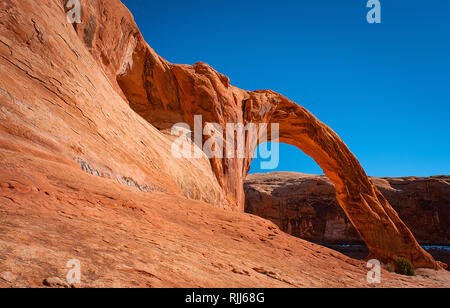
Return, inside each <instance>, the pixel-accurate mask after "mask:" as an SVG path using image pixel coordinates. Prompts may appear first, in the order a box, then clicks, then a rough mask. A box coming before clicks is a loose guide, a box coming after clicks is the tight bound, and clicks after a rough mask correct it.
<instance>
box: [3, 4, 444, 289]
mask: <svg viewBox="0 0 450 308" xmlns="http://www.w3.org/2000/svg"><path fill="white" fill-rule="evenodd" d="M64 4H65V1H63V0H51V1H21V0H3V1H1V2H0V71H1V79H0V168H1V172H0V217H1V219H0V229H1V234H2V237H1V238H0V261H1V262H0V274H1V277H3V278H1V279H0V286H11V285H12V286H41V285H42V284H43V281H44V280H45V279H48V278H60V279H63V278H64V273H65V272H66V270H67V269H66V267H65V266H66V262H67V261H68V260H70V259H79V260H80V261H81V262H82V264H83V265H82V266H83V268H84V272H83V275H84V276H83V277H84V278H83V281H84V283H85V286H184V287H186V286H193V287H196V286H201V287H208V286H210V287H225V286H228V287H233V286H236V287H239V286H247V287H250V286H252V287H254V286H255V285H257V286H261V287H264V286H267V287H268V286H367V283H366V281H365V274H366V267H365V264H363V263H362V262H357V261H353V260H351V259H348V258H346V257H344V256H342V255H340V254H338V253H335V252H333V251H331V250H327V249H324V248H322V247H319V246H317V245H314V244H310V243H307V242H304V241H302V240H299V239H296V238H294V237H291V236H288V235H286V234H282V233H281V232H280V231H279V230H278V229H277V228H276V226H274V225H273V224H271V223H268V222H267V221H265V220H262V219H259V218H256V217H253V216H249V215H245V214H243V213H242V211H243V205H244V191H243V182H244V179H245V177H246V175H247V172H248V169H249V167H250V162H251V161H250V159H227V160H212V161H209V160H208V159H206V157H202V158H200V159H194V160H192V159H174V157H173V155H172V153H171V144H172V141H173V137H170V136H168V135H166V134H164V133H162V132H161V131H160V130H164V129H167V128H169V127H170V126H171V125H172V124H173V123H174V122H178V121H184V122H187V123H190V124H192V123H193V116H194V115H195V114H201V115H203V117H204V120H205V122H206V121H210V122H216V123H219V124H220V125H224V124H225V123H227V122H234V123H240V122H241V123H250V122H267V123H272V122H276V123H280V126H281V136H280V140H279V141H282V142H288V143H291V144H294V145H296V146H299V147H300V148H301V149H303V150H304V151H305V152H306V153H307V154H309V155H311V156H312V157H313V158H314V159H316V161H317V162H318V163H319V164H320V165H321V166H322V167H323V169H324V170H325V171H326V173H327V175H328V177H329V178H330V179H331V180H332V181H333V183H334V184H335V185H336V189H337V194H338V200H339V202H340V204H341V206H342V207H343V208H344V209H345V211H346V213H347V215H348V216H349V217H350V219H351V220H352V222H353V224H354V225H355V226H356V227H357V228H358V231H359V232H360V233H361V235H362V237H363V238H364V240H365V241H366V242H367V243H368V245H369V247H370V248H371V251H372V253H373V255H374V256H376V257H379V258H380V259H381V260H386V261H387V262H388V261H389V260H390V259H391V258H392V257H393V256H396V255H404V256H406V257H408V258H409V259H410V260H412V261H413V263H414V264H415V265H416V266H424V267H432V268H433V267H434V268H435V267H436V263H435V261H434V260H433V259H432V258H431V256H430V255H428V254H427V253H425V252H424V251H423V250H422V249H421V248H420V247H419V245H418V244H417V242H416V241H415V239H414V237H413V236H412V234H411V232H410V231H409V230H408V229H407V227H406V226H405V225H404V224H403V223H402V221H401V220H400V219H399V217H398V215H397V214H396V213H395V211H394V210H393V209H392V208H391V207H390V205H389V203H388V202H387V201H386V200H385V198H384V197H383V196H382V195H381V193H380V192H379V191H378V189H376V188H375V186H374V185H373V184H372V182H371V181H370V180H369V179H368V178H367V177H366V175H365V173H364V170H363V169H362V168H361V166H360V165H359V163H358V161H357V160H356V158H355V157H354V156H353V154H351V152H350V151H349V150H348V149H347V147H346V146H345V144H344V143H343V142H342V141H341V140H340V139H339V137H338V136H337V135H336V134H335V133H333V132H332V130H331V129H330V128H328V127H327V126H326V125H324V124H322V123H321V122H320V121H318V120H317V119H316V118H315V117H314V116H312V115H311V114H310V113H309V112H308V111H306V110H305V109H303V108H301V107H299V106H298V105H296V104H295V103H294V102H291V101H289V100H288V99H286V98H284V97H282V96H281V95H279V94H276V93H274V92H272V91H256V92H248V91H244V90H240V89H237V88H235V87H233V86H231V85H230V82H229V79H228V78H227V77H225V76H223V75H222V74H220V73H218V72H216V71H214V70H213V69H212V68H211V67H209V66H208V65H206V64H203V63H198V64H196V65H194V66H188V65H175V64H170V63H168V62H167V61H165V60H164V59H162V58H161V57H159V56H158V55H156V53H155V52H154V51H153V50H152V49H151V48H150V47H149V46H148V45H147V43H145V41H144V40H143V38H142V35H141V34H140V33H139V30H138V28H137V26H136V24H135V23H134V21H133V17H132V15H131V14H130V12H129V11H128V10H127V9H126V8H125V6H123V4H122V3H121V2H120V1H117V0H91V1H87V0H86V1H83V0H82V1H81V5H82V12H83V14H82V23H81V24H75V25H72V24H70V23H68V22H67V18H66V13H65V10H64ZM262 111H264V112H262ZM155 127H156V128H155ZM249 151H251V149H249ZM193 199H195V200H193ZM218 207H222V208H228V209H232V210H235V212H232V211H223V210H221V209H218ZM265 273H269V274H270V273H271V274H270V275H266V274H265ZM438 273H440V272H438ZM439 275H441V274H439ZM330 277H331V278H330ZM446 279H447V278H446V277H444V278H442V277H437V278H435V279H427V278H423V277H419V278H415V279H413V278H411V279H410V278H399V277H398V276H396V275H391V274H388V273H386V278H385V279H383V283H385V284H384V285H385V286H393V285H396V286H413V285H415V286H419V285H428V286H442V285H446V284H447V283H448V280H446ZM11 280H12V282H11Z"/></svg>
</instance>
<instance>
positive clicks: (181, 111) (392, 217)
mask: <svg viewBox="0 0 450 308" xmlns="http://www.w3.org/2000/svg"><path fill="white" fill-rule="evenodd" d="M117 5H118V8H120V9H114V10H111V12H110V14H111V16H112V17H111V18H108V19H106V20H102V23H103V24H102V27H96V28H95V29H87V28H86V27H88V26H89V25H84V24H80V25H79V26H77V27H76V31H77V32H78V35H79V36H80V38H83V37H84V35H85V33H87V32H89V34H90V35H92V41H93V42H95V44H89V46H88V47H89V50H90V51H91V53H92V55H93V56H94V57H95V58H96V60H97V62H98V63H99V65H100V67H103V69H104V71H105V74H106V76H108V78H109V79H110V81H111V84H112V85H113V88H114V89H115V90H116V91H117V92H118V93H119V94H120V95H122V96H123V97H124V98H126V99H127V101H128V103H129V104H130V107H131V108H132V109H134V110H135V111H136V112H137V113H138V114H140V115H141V116H142V117H143V118H144V119H146V120H147V121H148V122H150V123H152V124H153V125H154V126H155V127H157V128H159V129H167V128H170V127H172V125H174V124H175V123H177V122H185V123H188V124H189V125H190V126H191V127H193V126H194V115H202V116H203V120H204V121H205V122H211V123H218V124H219V125H221V126H222V127H223V128H225V126H226V123H243V124H248V123H251V122H253V123H261V122H266V123H279V124H280V129H281V135H280V141H282V142H285V143H289V144H291V145H294V146H297V147H298V148H300V149H301V150H303V151H304V152H305V153H306V154H308V155H309V156H311V157H312V158H313V159H314V160H315V161H316V162H317V163H318V164H319V166H320V167H321V168H322V169H323V170H324V172H325V174H326V175H327V176H328V177H329V178H330V180H331V181H332V182H333V183H334V184H335V186H336V193H337V197H338V200H339V203H340V205H341V206H342V208H343V209H344V211H345V212H346V213H347V215H348V217H349V218H350V220H351V221H352V223H353V224H354V226H355V227H356V229H357V230H358V232H359V233H360V235H361V237H362V238H363V239H364V241H365V242H366V243H367V245H368V246H369V248H370V250H371V256H373V257H374V258H378V259H379V260H380V261H383V262H389V261H391V260H392V258H393V257H396V256H404V257H407V258H408V259H410V260H411V261H412V262H413V264H414V265H415V266H417V267H432V268H437V267H438V265H437V263H436V262H435V261H434V260H433V258H432V257H431V256H430V255H429V254H428V253H426V252H425V251H424V250H423V249H422V248H421V247H420V246H419V244H418V243H417V241H416V240H415V238H414V236H413V235H412V233H411V232H410V230H409V229H408V228H407V227H406V225H405V224H404V223H403V222H402V221H401V219H400V218H399V216H398V215H397V213H396V212H395V211H394V210H393V209H392V207H391V206H390V205H389V203H388V202H387V201H386V199H385V198H384V197H383V195H382V194H381V193H380V192H379V191H378V190H377V189H376V188H375V186H374V185H373V184H372V183H371V182H370V180H369V179H368V177H367V176H366V174H365V172H364V170H363V168H362V167H361V165H360V164H359V162H358V160H357V159H356V157H355V156H354V155H353V154H352V153H351V152H350V151H349V149H348V148H347V146H346V145H345V144H344V142H342V140H341V139H340V138H339V137H338V136H337V135H336V134H335V133H334V132H333V131H332V130H331V129H330V128H329V127H328V126H326V125H324V124H323V123H321V122H320V121H319V120H317V119H316V118H315V117H314V116H313V115H312V114H311V113H309V112H308V111H307V110H305V109H304V108H302V107H300V106H298V105H297V104H295V103H294V102H292V101H290V100H288V99H286V98H285V97H283V96H281V95H280V94H277V93H275V92H272V91H256V92H249V91H244V90H241V89H239V88H236V87H233V86H232V85H231V84H230V80H229V79H228V77H226V76H224V75H222V74H220V73H218V72H216V71H215V70H213V69H212V68H211V67H210V66H209V65H207V64H204V63H197V64H195V65H178V64H172V63H169V62H167V61H166V60H164V59H163V58H162V57H160V56H159V55H157V54H156V52H155V51H154V50H153V49H151V48H150V46H149V45H148V44H147V43H146V42H145V41H144V39H143V37H142V35H141V33H140V32H139V29H138V27H137V25H136V24H135V22H134V20H133V17H132V15H131V14H130V13H129V11H128V10H127V9H126V8H125V7H124V6H123V5H121V4H120V2H118V1H117ZM99 7H100V6H99V1H93V2H92V3H91V5H90V6H88V7H86V9H85V10H83V16H88V15H89V14H95V12H97V11H98V8H99ZM102 7H103V6H102ZM113 17H114V18H113ZM119 22H120V25H119ZM115 29H121V33H122V35H117V33H118V32H114V33H113V32H111V31H113V30H115ZM86 31H87V32H86ZM109 32H111V33H109ZM102 37H108V38H109V40H108V41H107V46H106V47H105V46H103V45H102V44H101V43H102V42H103V40H102V39H101V38H102ZM112 46H120V48H113V47H112ZM104 50H107V51H108V52H107V53H104V52H103V51H104ZM251 150H252V151H254V150H255V149H251ZM250 164H251V159H245V158H244V159H237V158H236V159H213V160H211V167H212V169H213V171H214V173H215V175H216V177H217V179H218V181H219V183H220V185H221V186H222V188H223V191H224V194H225V195H226V198H225V199H226V201H225V203H227V204H228V206H229V207H231V208H233V209H235V210H240V211H243V210H244V202H245V198H244V190H243V186H244V180H245V178H246V176H247V173H248V172H249V170H250Z"/></svg>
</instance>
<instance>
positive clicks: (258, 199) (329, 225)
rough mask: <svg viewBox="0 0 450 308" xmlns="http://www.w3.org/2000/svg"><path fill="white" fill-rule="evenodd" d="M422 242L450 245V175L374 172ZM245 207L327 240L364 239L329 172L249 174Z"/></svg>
mask: <svg viewBox="0 0 450 308" xmlns="http://www.w3.org/2000/svg"><path fill="white" fill-rule="evenodd" d="M371 180H372V182H373V183H375V185H376V186H377V188H378V189H379V190H380V191H381V192H382V193H383V195H384V196H386V198H387V199H388V201H389V202H390V204H391V205H392V207H393V208H394V209H395V210H396V211H397V213H398V214H399V216H400V217H401V218H402V220H403V221H404V222H405V223H406V225H407V226H408V227H409V228H410V230H411V231H412V232H413V233H414V235H415V236H416V239H417V240H418V241H419V242H420V244H422V245H450V229H449V226H450V221H449V219H450V176H435V177H430V178H420V177H407V178H371ZM245 193H246V206H245V208H246V212H247V213H251V214H254V215H258V216H260V217H263V218H266V219H269V220H271V221H272V222H274V223H275V224H276V225H278V226H279V227H280V228H281V230H283V231H284V232H287V233H289V234H292V235H294V236H297V237H300V238H303V239H306V240H309V241H313V242H316V243H322V244H360V243H361V238H360V237H359V235H358V232H357V231H356V229H355V228H354V227H353V225H352V224H351V222H350V221H349V219H348V218H347V216H346V215H345V212H344V211H343V210H342V209H341V207H340V206H339V203H338V201H337V199H336V195H335V193H334V186H333V184H332V183H331V181H330V180H329V179H328V178H327V177H325V176H317V175H307V174H301V173H289V172H274V173H269V174H252V175H249V176H248V178H247V181H246V183H245Z"/></svg>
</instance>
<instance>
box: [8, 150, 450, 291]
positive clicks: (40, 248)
mask: <svg viewBox="0 0 450 308" xmlns="http://www.w3.org/2000/svg"><path fill="white" fill-rule="evenodd" d="M0 158H1V159H0V168H2V170H5V171H4V172H2V173H0V183H1V185H0V217H1V220H0V233H1V234H2V237H1V238H0V287H48V286H49V285H50V286H51V287H55V288H59V287H64V286H66V287H67V285H66V276H67V274H68V271H69V268H68V267H67V262H68V261H69V260H73V259H76V260H79V261H80V263H81V283H80V284H79V285H77V286H76V287H193V288H196V287H281V288H291V287H448V286H450V275H449V274H448V273H447V272H445V271H434V270H419V271H418V276H416V277H405V276H399V275H396V274H392V273H389V272H386V271H384V270H383V272H382V283H381V284H380V285H369V284H367V280H366V275H367V268H366V264H365V263H364V262H362V261H357V260H353V259H350V258H348V257H345V256H344V255H341V254H340V253H337V252H335V251H333V250H330V249H327V248H324V247H321V246H318V245H315V244H312V243H309V242H306V241H304V240H301V239H298V238H295V237H293V236H290V235H287V234H285V233H283V232H281V231H280V230H279V228H278V227H277V226H276V225H275V224H273V223H271V222H269V221H267V220H264V219H262V218H259V217H256V216H252V215H248V214H242V213H235V212H230V211H223V210H221V209H217V208H213V207H211V205H209V204H206V203H204V202H199V201H193V200H188V199H186V198H184V197H181V196H179V195H176V194H167V193H161V192H154V193H146V192H139V191H137V190H136V189H133V188H130V187H128V186H126V185H122V184H119V183H117V182H116V181H114V180H110V179H105V178H101V177H97V176H92V175H89V174H86V173H84V172H82V171H81V170H79V169H78V168H73V167H70V166H67V165H66V164H63V163H60V162H50V161H45V160H42V159H38V158H35V157H32V156H27V155H23V154H17V153H15V152H11V151H7V150H0ZM8 161H9V162H14V163H15V165H16V166H15V167H12V166H11V165H10V164H9V163H7V162H8Z"/></svg>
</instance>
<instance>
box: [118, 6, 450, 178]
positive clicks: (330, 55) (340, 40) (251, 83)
mask: <svg viewBox="0 0 450 308" xmlns="http://www.w3.org/2000/svg"><path fill="white" fill-rule="evenodd" d="M123 2H124V3H125V5H127V7H128V8H129V9H130V10H131V12H132V13H133V14H134V16H135V19H136V22H137V24H138V26H139V28H140V29H141V31H142V33H143V35H144V37H145V39H146V40H147V42H148V43H149V44H150V46H152V47H153V48H154V49H155V50H156V52H158V53H159V54H160V55H161V56H162V57H164V58H166V59H167V60H168V61H171V62H174V63H186V64H194V63H195V62H197V61H202V62H206V63H208V64H210V65H211V66H213V67H214V68H215V69H216V70H218V71H220V72H222V73H224V74H226V75H228V76H229V77H230V79H231V82H232V84H233V85H235V86H238V87H241V88H243V89H246V90H256V89H272V90H275V91H277V92H280V93H281V94H283V95H285V96H287V97H288V98H290V99H292V100H293V101H295V102H297V103H298V104H300V105H302V106H304V107H305V108H307V109H308V110H310V111H311V112H312V113H313V114H314V115H315V116H317V117H318V118H319V119H320V120H321V121H323V122H325V123H326V124H328V125H329V126H330V127H331V128H332V129H333V130H334V131H336V132H337V133H338V134H339V135H340V137H341V138H342V139H343V140H344V141H345V143H346V144H347V145H348V146H349V148H350V150H351V151H352V152H353V153H355V155H356V156H357V157H358V159H359V160H360V162H361V164H362V165H363V167H364V168H365V169H366V171H367V173H368V174H369V175H372V176H411V175H414V176H430V175H437V174H450V120H449V119H450V1H448V0H433V1H430V0H413V1H412V0H411V1H409V0H408V1H407V0H381V1H380V2H381V4H382V23H381V24H368V23H367V21H366V14H367V12H368V10H369V9H368V8H366V3H367V1H366V0H346V1H337V0H335V1H333V0H290V1H287V0H278V1H273V0H271V1H267V0H231V1H230V0H229V1H219V0H191V1H187V0H148V1H142V0H125V1H123ZM255 166H256V164H255V165H254V167H253V168H252V172H258V171H259V170H258V168H256V167H255ZM278 170H279V171H298V172H304V173H316V174H320V173H321V172H322V171H321V170H320V168H319V167H318V166H317V165H316V163H315V162H314V161H313V160H311V159H310V158H309V157H307V156H306V155H304V154H303V153H302V152H301V151H300V150H298V149H296V148H292V147H290V146H287V145H286V146H284V145H283V146H282V147H281V164H280V166H279V168H278Z"/></svg>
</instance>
